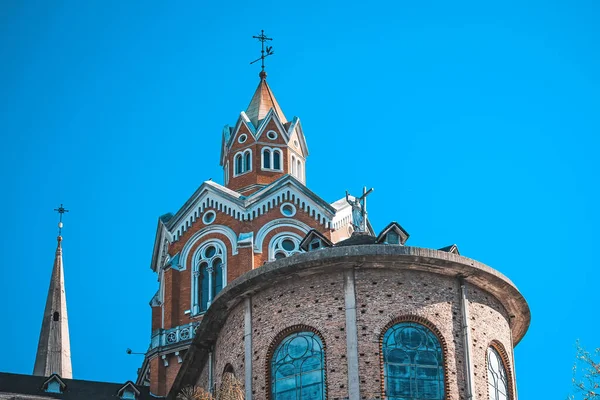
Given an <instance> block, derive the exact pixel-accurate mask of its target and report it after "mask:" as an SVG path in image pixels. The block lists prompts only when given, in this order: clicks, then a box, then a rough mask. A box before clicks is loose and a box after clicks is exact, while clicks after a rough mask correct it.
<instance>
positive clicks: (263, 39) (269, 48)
mask: <svg viewBox="0 0 600 400" xmlns="http://www.w3.org/2000/svg"><path fill="white" fill-rule="evenodd" d="M252 37H253V38H254V39H258V40H259V41H260V45H261V50H260V58H257V59H256V60H254V61H252V62H251V63H250V64H254V63H255V62H257V61H261V68H262V72H265V58H267V57H269V56H272V55H273V46H267V49H266V50H265V42H266V41H267V40H273V39H272V38H270V37H267V36H266V35H265V31H264V30H261V31H260V35H259V36H252ZM265 52H266V53H267V54H265Z"/></svg>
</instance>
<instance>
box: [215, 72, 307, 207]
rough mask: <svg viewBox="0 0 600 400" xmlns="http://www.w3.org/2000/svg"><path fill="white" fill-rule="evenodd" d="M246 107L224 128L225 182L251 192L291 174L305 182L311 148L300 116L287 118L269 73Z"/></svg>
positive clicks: (261, 79) (222, 161) (243, 191)
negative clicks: (289, 119) (270, 84)
mask: <svg viewBox="0 0 600 400" xmlns="http://www.w3.org/2000/svg"><path fill="white" fill-rule="evenodd" d="M259 76H260V82H259V84H258V87H257V88H256V91H255V92H254V95H253V96H252V100H251V101H250V104H249V105H248V108H247V109H246V111H242V112H241V113H240V116H239V118H238V121H237V123H236V124H235V126H234V127H229V126H226V127H225V128H224V130H223V139H222V148H221V166H222V167H223V175H224V182H225V186H226V187H227V188H229V189H232V190H235V191H237V192H239V193H241V194H244V195H249V194H252V193H254V192H256V191H257V190H259V189H261V188H262V187H264V186H266V185H269V184H270V183H272V182H274V181H275V180H277V179H279V178H281V177H282V176H283V175H286V174H289V175H292V176H293V177H295V178H296V179H297V180H299V181H300V182H301V183H303V184H305V182H306V176H305V168H306V157H307V156H308V149H307V146H306V141H305V139H304V134H303V132H302V126H301V124H300V119H299V118H297V117H294V118H293V119H292V120H291V121H288V120H287V118H286V116H285V115H284V113H283V111H282V109H281V107H280V106H279V103H278V102H277V100H276V99H275V96H274V95H273V92H272V91H271V88H270V87H269V85H268V84H267V80H266V77H267V74H266V73H265V72H261V73H260V75H259Z"/></svg>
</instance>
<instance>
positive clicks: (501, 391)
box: [487, 347, 509, 400]
mask: <svg viewBox="0 0 600 400" xmlns="http://www.w3.org/2000/svg"><path fill="white" fill-rule="evenodd" d="M487 359H488V368H487V370H488V391H489V394H490V400H508V399H509V397H508V380H507V379H506V368H504V363H503V362H502V358H501V357H500V354H498V352H497V351H496V349H494V348H493V347H489V348H488V351H487Z"/></svg>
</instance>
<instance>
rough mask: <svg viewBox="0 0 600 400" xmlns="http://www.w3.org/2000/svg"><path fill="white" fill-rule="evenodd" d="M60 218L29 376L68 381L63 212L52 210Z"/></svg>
mask: <svg viewBox="0 0 600 400" xmlns="http://www.w3.org/2000/svg"><path fill="white" fill-rule="evenodd" d="M56 211H58V213H59V214H60V222H59V223H58V237H57V241H58V243H57V246H56V254H55V256H54V267H53V268H52V276H51V278H50V288H49V289H48V298H47V300H46V309H45V310H44V318H43V320H42V330H41V333H40V341H39V343H38V350H37V354H36V357H35V366H34V368H33V375H38V376H50V375H52V374H58V375H59V376H60V377H61V378H66V379H72V378H73V370H72V367H71V344H70V341H69V319H68V317H67V298H66V296H65V277H64V272H63V261H62V247H61V242H62V236H61V229H62V226H63V224H62V214H63V213H65V212H67V211H68V210H65V209H64V208H63V206H62V204H61V205H60V207H59V208H58V209H56Z"/></svg>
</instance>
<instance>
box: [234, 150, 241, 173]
mask: <svg viewBox="0 0 600 400" xmlns="http://www.w3.org/2000/svg"><path fill="white" fill-rule="evenodd" d="M242 167H243V160H242V155H241V154H236V156H235V174H236V175H239V174H241V173H242Z"/></svg>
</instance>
